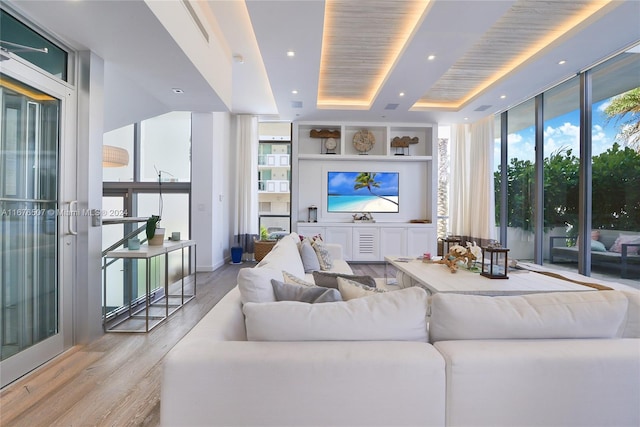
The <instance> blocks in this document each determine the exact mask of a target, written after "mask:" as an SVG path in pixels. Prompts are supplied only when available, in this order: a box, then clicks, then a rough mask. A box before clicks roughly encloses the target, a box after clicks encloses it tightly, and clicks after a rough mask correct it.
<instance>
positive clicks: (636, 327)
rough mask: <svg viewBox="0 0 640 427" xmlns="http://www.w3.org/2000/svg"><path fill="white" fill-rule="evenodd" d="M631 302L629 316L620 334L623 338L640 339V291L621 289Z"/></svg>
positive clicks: (628, 309) (628, 310)
mask: <svg viewBox="0 0 640 427" xmlns="http://www.w3.org/2000/svg"><path fill="white" fill-rule="evenodd" d="M620 292H622V293H623V294H624V295H625V296H626V297H627V300H628V301H629V307H628V308H627V316H626V319H625V322H623V327H622V329H621V330H620V333H619V334H618V335H619V336H620V337H623V338H640V291H639V290H637V289H621V290H620Z"/></svg>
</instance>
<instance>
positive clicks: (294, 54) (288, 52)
mask: <svg viewBox="0 0 640 427" xmlns="http://www.w3.org/2000/svg"><path fill="white" fill-rule="evenodd" d="M287 56H288V57H289V58H292V57H294V56H296V53H295V52H294V51H292V50H288V51H287Z"/></svg>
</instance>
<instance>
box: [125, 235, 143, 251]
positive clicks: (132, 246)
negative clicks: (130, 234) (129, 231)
mask: <svg viewBox="0 0 640 427" xmlns="http://www.w3.org/2000/svg"><path fill="white" fill-rule="evenodd" d="M127 247H128V248H129V250H130V251H137V250H138V249H140V240H139V239H138V238H134V239H129V241H128V242H127Z"/></svg>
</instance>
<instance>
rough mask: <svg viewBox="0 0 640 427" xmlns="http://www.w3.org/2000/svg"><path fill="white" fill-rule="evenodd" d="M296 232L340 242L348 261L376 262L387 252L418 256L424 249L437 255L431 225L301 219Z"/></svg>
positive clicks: (435, 239) (381, 259)
mask: <svg viewBox="0 0 640 427" xmlns="http://www.w3.org/2000/svg"><path fill="white" fill-rule="evenodd" d="M297 232H298V234H300V235H302V236H317V235H321V236H322V238H323V240H324V241H325V242H328V243H337V244H339V245H341V246H342V248H343V256H344V259H345V260H347V261H360V262H377V261H384V257H385V256H386V255H399V256H410V257H418V256H420V255H422V254H424V253H425V252H431V253H432V254H434V255H435V253H436V249H437V237H436V229H435V226H434V225H432V224H402V223H378V222H376V223H372V224H366V223H365V224H363V223H324V224H321V223H308V222H300V223H298V224H297Z"/></svg>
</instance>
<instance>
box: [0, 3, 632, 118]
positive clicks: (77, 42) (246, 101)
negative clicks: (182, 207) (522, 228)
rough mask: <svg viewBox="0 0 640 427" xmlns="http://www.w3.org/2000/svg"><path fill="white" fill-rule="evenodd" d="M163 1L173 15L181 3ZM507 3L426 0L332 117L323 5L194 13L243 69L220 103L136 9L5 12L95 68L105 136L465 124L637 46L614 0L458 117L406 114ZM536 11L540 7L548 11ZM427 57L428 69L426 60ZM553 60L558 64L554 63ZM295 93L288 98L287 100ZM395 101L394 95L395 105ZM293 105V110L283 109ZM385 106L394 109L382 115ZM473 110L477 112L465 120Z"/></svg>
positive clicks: (215, 7) (628, 19)
mask: <svg viewBox="0 0 640 427" xmlns="http://www.w3.org/2000/svg"><path fill="white" fill-rule="evenodd" d="M151 1H157V0H151ZM172 1H173V2H175V3H176V5H175V6H176V7H181V8H184V5H183V4H181V2H182V0H172ZM349 1H351V2H356V1H359V2H360V3H361V4H362V14H363V15H365V16H366V15H367V4H368V2H367V1H366V0H349ZM398 1H401V0H398ZM567 1H568V0H567ZM515 3H516V1H515V0H497V1H488V0H487V1H485V0H432V1H431V4H430V5H429V6H428V8H427V11H428V12H427V13H426V15H425V16H424V18H423V19H422V22H421V24H420V26H419V27H418V28H417V29H416V30H415V31H414V33H413V36H412V38H411V39H410V41H409V42H408V44H407V45H406V46H405V48H404V50H403V53H402V55H401V56H400V58H399V59H398V60H397V61H396V63H395V65H394V67H393V68H392V71H391V72H390V74H389V75H388V76H387V78H386V80H385V82H384V85H383V86H382V87H381V88H380V90H379V92H378V94H377V96H376V98H375V100H374V102H373V104H372V106H371V108H370V109H368V110H334V109H317V108H316V101H317V93H318V80H319V69H320V56H321V47H322V29H323V22H324V7H325V4H324V1H323V0H299V1H295V0H279V1H273V0H248V1H246V2H243V1H241V0H209V1H207V2H206V3H204V2H199V3H197V4H198V7H206V6H209V7H210V11H211V13H209V14H208V15H209V16H204V17H203V23H204V24H205V26H207V27H209V28H211V34H213V35H216V34H221V37H222V38H223V39H224V40H220V42H221V43H222V44H224V45H225V46H226V49H227V51H228V52H229V55H236V56H237V55H239V56H241V57H242V59H243V62H242V63H241V62H238V61H234V62H233V63H232V82H233V83H232V95H231V102H230V103H229V102H225V101H223V100H224V99H225V97H224V96H222V95H221V92H220V91H219V90H216V88H212V87H211V83H210V79H207V78H206V76H203V75H202V72H201V71H199V70H198V68H197V66H196V65H194V62H195V61H193V60H190V59H189V57H188V56H187V54H185V53H184V52H183V50H182V49H180V48H179V46H178V44H177V43H176V42H175V39H176V38H175V37H172V36H171V35H170V34H169V32H167V31H166V29H165V28H164V27H163V25H161V23H160V22H159V20H158V19H157V18H156V16H155V15H154V14H153V13H152V12H151V10H150V8H149V6H148V5H147V4H146V3H145V2H144V1H141V0H130V1H101V0H84V1H69V0H60V1H57V0H56V1H42V0H18V1H9V2H6V4H8V5H9V6H10V7H12V8H14V9H15V11H17V12H19V13H20V14H21V15H23V16H24V17H26V18H28V19H30V20H33V21H34V22H37V23H38V24H40V25H42V26H43V27H44V28H45V29H46V30H47V31H48V32H50V33H51V34H52V35H55V36H56V37H58V38H60V39H61V40H63V41H64V42H65V43H66V44H67V45H68V46H69V47H71V48H74V49H79V50H86V49H90V50H92V51H93V52H95V53H96V54H97V55H98V56H100V57H101V58H103V59H104V61H105V127H106V128H107V130H110V129H114V128H117V127H120V126H123V125H125V124H128V123H132V122H134V121H138V120H141V119H144V118H147V117H151V116H154V115H157V114H160V113H163V112H168V111H172V110H190V111H231V112H233V113H252V114H259V115H260V116H261V117H262V118H263V119H271V120H344V121H398V122H439V123H460V122H464V121H465V118H466V119H468V120H469V121H474V120H477V119H480V118H482V117H484V116H486V115H488V114H491V113H495V112H498V111H502V110H504V109H506V108H508V107H509V106H513V105H515V104H518V103H520V102H521V101H523V100H525V99H527V98H529V97H531V96H533V95H535V94H537V93H539V92H540V91H542V90H544V89H546V88H548V87H549V86H551V85H553V84H556V83H558V82H560V81H563V80H565V79H567V78H569V77H570V76H573V75H575V74H576V73H577V72H579V71H581V70H583V69H585V68H587V67H589V66H591V65H593V64H594V63H597V62H599V61H601V60H603V59H605V58H607V57H608V56H610V55H611V54H612V53H615V52H618V51H621V50H623V49H625V48H628V47H630V46H631V45H633V44H634V43H637V42H638V41H640V1H637V0H628V1H618V2H613V3H612V4H610V5H608V6H606V7H605V8H604V9H603V10H602V11H601V12H600V13H598V14H596V15H594V16H593V17H592V18H591V19H589V20H587V21H585V22H583V23H582V24H580V25H579V26H578V27H576V28H574V29H573V30H572V31H570V33H569V34H567V35H565V36H564V37H563V38H562V39H561V40H559V41H557V42H554V43H551V44H549V46H548V47H547V48H545V49H544V50H543V51H541V52H540V53H538V54H537V55H535V56H534V57H532V58H531V59H530V60H528V61H526V62H525V63H524V64H522V65H521V66H519V67H518V68H516V69H515V70H514V71H513V72H511V73H510V74H508V75H507V76H505V77H504V78H503V79H501V80H499V81H498V82H496V83H495V84H493V85H492V86H490V87H489V88H487V89H486V90H484V91H483V92H482V93H481V94H479V95H478V96H476V97H475V98H474V99H473V100H471V101H470V102H468V103H467V104H466V105H464V106H463V107H462V108H461V109H460V110H459V111H436V110H431V111H409V109H410V108H411V106H412V105H413V104H414V103H415V102H416V101H417V100H418V99H420V98H421V97H422V96H423V95H425V93H427V92H428V91H429V89H430V88H431V87H433V86H434V85H435V84H436V82H438V80H439V79H440V78H441V77H442V76H443V75H445V73H447V71H448V70H449V69H450V68H451V67H452V66H453V65H454V64H455V63H456V61H457V60H458V59H460V58H461V57H462V56H463V55H465V54H468V53H469V51H470V50H471V49H472V47H473V46H474V43H476V42H477V41H478V40H479V39H480V38H481V37H482V35H483V34H485V33H486V32H487V31H488V30H489V29H490V28H491V26H492V25H494V24H495V22H496V21H497V20H498V19H499V18H500V17H502V16H503V15H504V14H505V12H507V11H508V10H509V9H510V8H511V7H512V6H513V5H514V4H515ZM537 3H540V7H541V9H544V8H545V6H546V5H550V3H551V1H546V0H545V1H542V0H540V1H538V2H537ZM574 3H575V2H574ZM205 15H206V14H205ZM194 25H195V24H194ZM515 36H517V34H514V37H515ZM497 48H498V47H497ZM287 50H294V51H295V52H296V55H295V57H293V58H289V57H287V56H286V52H287ZM429 54H434V55H436V59H435V60H433V61H428V60H427V59H426V56H427V55H429ZM224 60H225V61H228V60H229V58H224ZM560 60H565V61H566V63H565V64H564V65H558V61H560ZM175 87H179V88H181V89H183V90H184V92H185V93H184V94H182V95H176V94H174V93H173V92H172V91H171V89H172V88H175ZM294 89H295V90H297V91H298V94H297V95H294V94H292V93H291V91H292V90H294ZM400 92H404V93H405V96H404V97H399V95H398V94H399V93H400ZM501 95H506V98H504V99H501V98H500V96H501ZM293 102H296V103H298V105H300V103H301V105H302V107H301V108H294V107H293ZM389 104H398V106H397V108H396V109H395V110H389V109H385V107H387V106H388V105H389ZM480 106H485V109H484V110H483V111H474V110H476V109H477V108H478V107H480ZM486 106H488V107H486Z"/></svg>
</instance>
